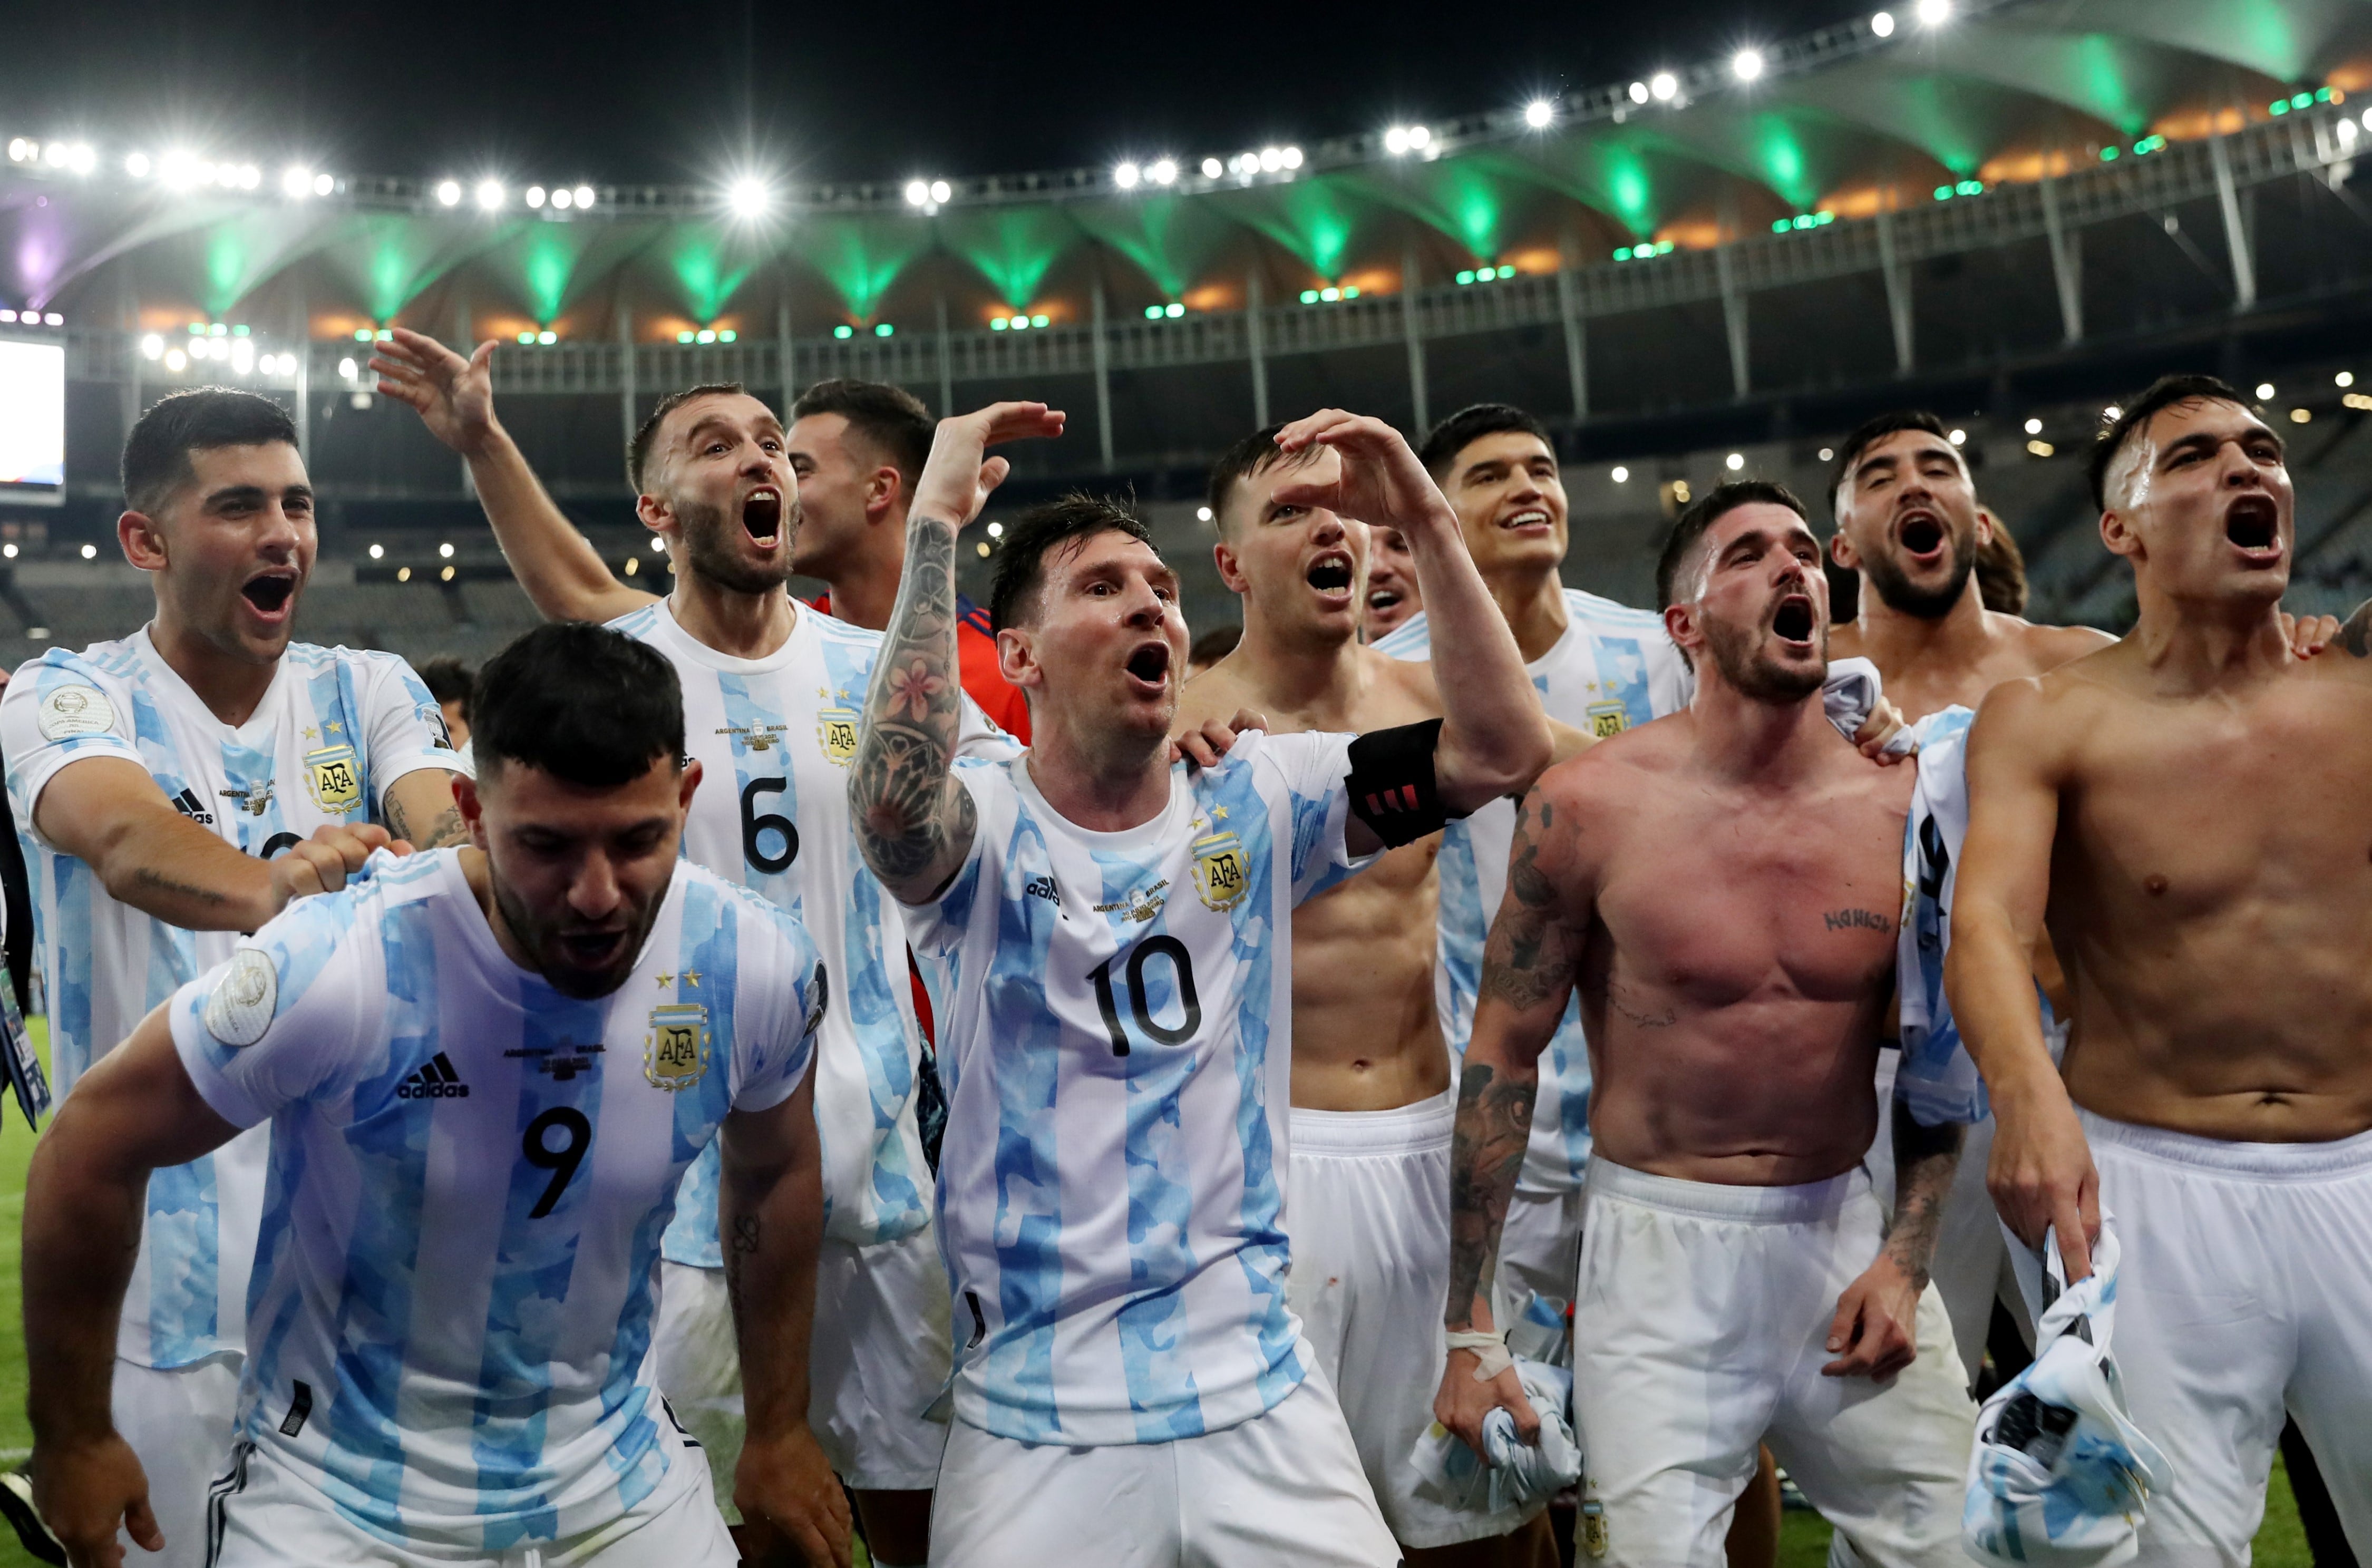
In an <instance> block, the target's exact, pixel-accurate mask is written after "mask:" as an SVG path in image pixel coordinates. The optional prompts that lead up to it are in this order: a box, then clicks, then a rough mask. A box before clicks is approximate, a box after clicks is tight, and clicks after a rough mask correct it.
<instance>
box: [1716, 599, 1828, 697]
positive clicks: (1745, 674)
mask: <svg viewBox="0 0 2372 1568" xmlns="http://www.w3.org/2000/svg"><path fill="white" fill-rule="evenodd" d="M1769 630H1770V627H1769V625H1768V624H1767V623H1766V624H1762V625H1755V626H1734V625H1731V624H1729V623H1728V622H1727V621H1711V620H1709V621H1705V622H1704V634H1705V651H1706V652H1708V653H1710V654H1712V655H1713V662H1714V668H1716V669H1718V670H1720V671H1721V678H1722V679H1724V680H1726V681H1727V682H1728V683H1729V684H1730V685H1731V686H1732V687H1734V688H1736V689H1737V691H1738V692H1739V694H1740V695H1742V696H1745V697H1748V698H1750V699H1751V700H1752V701H1754V702H1757V703H1773V704H1774V705H1785V704H1786V703H1800V702H1802V701H1803V700H1804V699H1805V698H1807V697H1808V696H1810V695H1812V693H1814V692H1816V691H1819V690H1820V685H1821V683H1822V682H1823V681H1825V680H1826V679H1828V673H1829V671H1828V651H1829V649H1828V642H1829V632H1828V628H1827V627H1825V626H1821V627H1817V628H1815V629H1814V633H1813V641H1814V645H1815V646H1817V647H1818V648H1819V650H1820V662H1818V663H1816V664H1814V665H1812V666H1811V667H1810V668H1805V669H1796V668H1791V667H1789V666H1787V665H1783V664H1781V663H1779V662H1778V661H1776V660H1775V659H1772V658H1770V657H1767V656H1765V655H1764V654H1763V652H1762V639H1763V636H1764V634H1765V633H1767V632H1769Z"/></svg>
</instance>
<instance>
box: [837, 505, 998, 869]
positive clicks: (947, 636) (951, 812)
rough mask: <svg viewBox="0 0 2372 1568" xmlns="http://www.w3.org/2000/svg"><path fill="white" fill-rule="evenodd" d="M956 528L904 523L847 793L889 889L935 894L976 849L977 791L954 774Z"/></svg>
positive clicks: (862, 840) (862, 842) (958, 715)
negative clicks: (902, 567)
mask: <svg viewBox="0 0 2372 1568" xmlns="http://www.w3.org/2000/svg"><path fill="white" fill-rule="evenodd" d="M955 556H956V530H955V529H954V528H952V527H950V526H949V525H948V524H946V523H941V522H935V521H931V520H929V519H926V518H924V517H915V518H913V520H911V521H910V522H909V523H908V524H907V525H906V572H905V577H904V580H903V581H902V582H901V583H900V585H899V587H898V603H897V607H896V608H895V609H894V610H892V611H891V612H890V631H889V633H888V635H887V636H886V637H885V638H884V639H883V641H882V645H881V657H880V662H879V663H878V664H877V665H876V666H875V667H874V670H873V684H872V686H871V688H870V689H869V690H868V691H866V694H865V728H864V732H863V734H862V736H861V737H860V738H859V739H858V741H857V748H856V761H855V767H853V768H852V769H851V770H850V772H849V780H848V799H849V807H850V810H851V813H852V814H853V815H854V816H855V819H856V836H857V842H858V845H859V847H860V848H862V850H863V851H864V854H865V860H866V865H870V866H871V867H872V868H873V872H874V875H875V876H877V877H880V878H881V879H882V881H884V882H885V883H888V884H890V887H891V889H893V890H902V891H905V892H907V893H910V894H915V895H921V894H927V893H930V892H932V891H935V890H936V889H937V888H938V887H939V886H940V885H941V884H943V883H945V882H946V880H947V879H948V877H950V876H951V875H953V874H954V872H955V869H956V866H957V865H958V863H959V862H960V861H961V860H962V858H963V856H964V854H966V853H967V852H968V851H969V850H970V849H971V835H972V830H973V828H974V825H975V813H974V811H973V808H972V803H971V792H970V791H969V790H966V789H964V788H963V787H962V786H961V785H959V784H956V783H955V782H954V780H953V778H952V777H951V775H950V769H951V768H952V766H953V763H954V759H955V753H956V737H957V733H958V731H959V728H960V727H961V725H962V719H963V683H962V678H961V676H960V674H959V667H958V665H957V662H956V584H955Z"/></svg>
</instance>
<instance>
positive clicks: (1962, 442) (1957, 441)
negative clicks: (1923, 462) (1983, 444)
mask: <svg viewBox="0 0 2372 1568" xmlns="http://www.w3.org/2000/svg"><path fill="white" fill-rule="evenodd" d="M1944 439H1945V440H1947V441H1949V442H1950V443H1951V444H1952V445H1953V446H1955V447H1965V446H1967V445H1968V444H1969V433H1968V432H1967V431H1965V430H1955V431H1953V432H1951V434H1949V435H1948V436H1945V437H1944Z"/></svg>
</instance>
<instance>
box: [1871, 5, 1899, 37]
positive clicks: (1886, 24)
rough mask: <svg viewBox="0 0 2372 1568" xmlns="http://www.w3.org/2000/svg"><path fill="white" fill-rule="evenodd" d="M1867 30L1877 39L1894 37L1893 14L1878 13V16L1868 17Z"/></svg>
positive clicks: (1888, 12) (1887, 12)
mask: <svg viewBox="0 0 2372 1568" xmlns="http://www.w3.org/2000/svg"><path fill="white" fill-rule="evenodd" d="M1869 30H1870V31H1871V32H1873V33H1875V34H1877V35H1878V37H1879V38H1892V37H1893V36H1894V13H1893V12H1891V11H1880V12H1878V15H1876V16H1874V17H1870V19H1869Z"/></svg>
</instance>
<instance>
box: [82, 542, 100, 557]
mask: <svg viewBox="0 0 2372 1568" xmlns="http://www.w3.org/2000/svg"><path fill="white" fill-rule="evenodd" d="M82 558H83V559H84V560H85V561H96V560H98V559H99V546H97V545H95V544H86V545H84V546H83V547H82Z"/></svg>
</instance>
